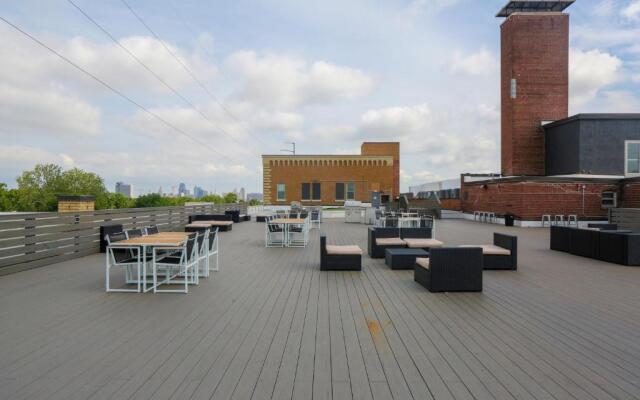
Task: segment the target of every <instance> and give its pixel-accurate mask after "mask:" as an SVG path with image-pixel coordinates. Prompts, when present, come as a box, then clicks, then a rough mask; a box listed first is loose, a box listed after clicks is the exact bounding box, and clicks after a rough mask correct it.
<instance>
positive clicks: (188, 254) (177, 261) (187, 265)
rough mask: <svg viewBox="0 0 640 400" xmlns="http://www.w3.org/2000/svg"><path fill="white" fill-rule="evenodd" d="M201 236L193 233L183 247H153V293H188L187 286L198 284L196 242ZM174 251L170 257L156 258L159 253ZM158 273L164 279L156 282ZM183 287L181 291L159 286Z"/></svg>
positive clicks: (200, 240)
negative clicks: (160, 273) (161, 274)
mask: <svg viewBox="0 0 640 400" xmlns="http://www.w3.org/2000/svg"><path fill="white" fill-rule="evenodd" d="M200 236H201V235H200V234H199V232H195V235H194V236H191V237H189V238H188V239H187V240H186V242H185V244H184V245H183V246H179V247H175V246H167V247H154V249H153V292H154V293H158V292H165V293H189V285H191V284H197V283H198V271H197V268H198V245H197V244H198V242H202V239H199V237H200ZM163 251H175V254H174V255H172V256H171V257H162V258H158V255H159V253H160V252H163ZM158 272H162V273H163V275H164V279H163V280H162V281H158ZM172 284H177V285H184V286H183V288H182V289H160V288H159V286H160V285H172Z"/></svg>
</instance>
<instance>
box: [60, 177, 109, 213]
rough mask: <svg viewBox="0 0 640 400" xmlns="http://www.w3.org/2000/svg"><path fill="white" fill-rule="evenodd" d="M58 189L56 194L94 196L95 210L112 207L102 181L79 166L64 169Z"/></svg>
mask: <svg viewBox="0 0 640 400" xmlns="http://www.w3.org/2000/svg"><path fill="white" fill-rule="evenodd" d="M58 190H59V193H58V194H71V195H91V196H95V198H96V205H95V207H96V209H97V210H102V209H106V208H112V207H111V204H110V196H109V193H108V192H107V189H106V188H105V187H104V181H103V180H102V178H101V177H100V176H99V175H97V174H95V173H93V172H86V171H83V170H81V169H79V168H72V169H70V170H68V171H64V172H63V173H62V175H61V177H60V186H59V188H58Z"/></svg>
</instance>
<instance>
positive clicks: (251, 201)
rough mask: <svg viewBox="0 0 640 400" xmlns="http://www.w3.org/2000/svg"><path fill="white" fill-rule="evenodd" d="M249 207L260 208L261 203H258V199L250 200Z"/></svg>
mask: <svg viewBox="0 0 640 400" xmlns="http://www.w3.org/2000/svg"><path fill="white" fill-rule="evenodd" d="M249 205H250V206H259V205H260V202H259V201H258V199H251V200H249Z"/></svg>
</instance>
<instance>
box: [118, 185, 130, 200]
mask: <svg viewBox="0 0 640 400" xmlns="http://www.w3.org/2000/svg"><path fill="white" fill-rule="evenodd" d="M116 193H120V194H121V195H123V196H124V197H129V198H131V196H132V195H133V187H132V186H131V185H130V184H128V183H124V182H116Z"/></svg>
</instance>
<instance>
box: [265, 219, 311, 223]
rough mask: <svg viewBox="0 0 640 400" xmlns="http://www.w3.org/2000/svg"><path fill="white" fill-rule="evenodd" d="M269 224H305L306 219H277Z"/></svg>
mask: <svg viewBox="0 0 640 400" xmlns="http://www.w3.org/2000/svg"><path fill="white" fill-rule="evenodd" d="M269 222H270V223H272V224H304V218H275V219H272V220H271V221H269Z"/></svg>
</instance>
